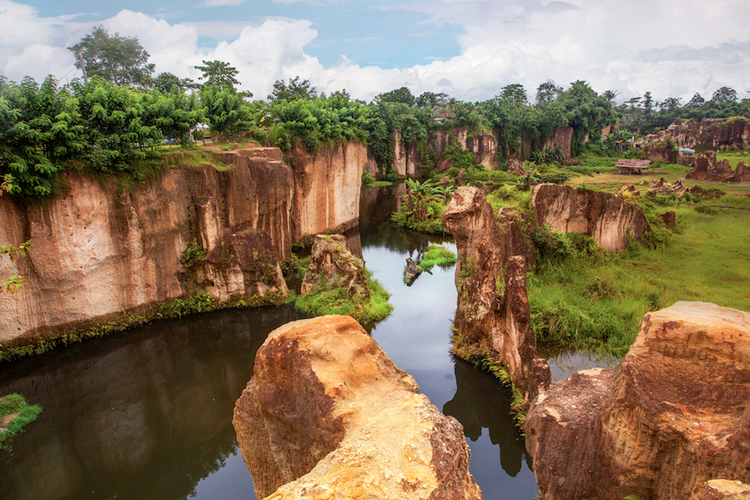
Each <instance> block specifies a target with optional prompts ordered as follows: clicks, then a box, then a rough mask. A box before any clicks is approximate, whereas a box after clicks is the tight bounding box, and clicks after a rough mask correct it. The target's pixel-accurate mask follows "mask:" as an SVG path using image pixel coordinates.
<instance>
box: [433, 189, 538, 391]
mask: <svg viewBox="0 0 750 500" xmlns="http://www.w3.org/2000/svg"><path fill="white" fill-rule="evenodd" d="M442 223H443V227H444V228H445V230H446V231H448V232H449V233H451V234H452V235H453V237H454V239H455V241H456V247H457V250H458V260H457V262H456V288H457V290H458V304H457V307H456V317H455V320H454V322H453V325H454V328H455V329H456V331H457V332H458V333H457V336H456V337H457V339H458V340H455V341H454V347H453V351H454V353H455V354H456V355H458V356H459V357H461V358H463V359H466V360H468V361H472V362H476V361H479V360H481V359H482V357H484V356H485V355H490V356H491V357H492V358H493V359H495V360H498V361H500V362H501V363H502V364H503V366H504V368H505V369H506V370H507V372H508V373H509V375H510V376H511V379H512V380H513V383H514V384H515V385H516V386H517V387H518V388H519V389H521V391H522V392H523V393H524V395H525V396H526V397H527V400H528V401H531V400H532V399H533V398H534V397H536V395H537V394H538V393H539V392H541V391H543V390H544V389H545V388H546V387H547V386H548V385H549V382H550V371H549V366H547V363H546V361H544V360H543V359H541V358H539V356H538V355H537V353H536V349H535V347H534V344H533V336H532V333H531V329H530V327H529V325H530V321H531V314H530V311H529V301H528V297H527V295H526V267H527V262H528V260H529V259H530V258H532V256H533V254H534V249H533V244H532V243H531V239H530V238H529V237H528V235H527V234H525V232H524V231H525V230H526V229H528V228H529V226H530V224H529V222H528V221H526V220H525V219H524V218H523V216H521V215H519V214H516V213H515V212H513V211H512V210H501V211H500V213H499V214H498V216H497V217H496V216H495V214H494V213H493V211H492V207H491V206H490V204H489V202H488V201H487V199H486V196H485V193H484V191H482V190H481V189H478V188H475V187H461V188H458V189H457V190H456V192H455V193H454V195H453V199H452V200H451V202H450V204H449V205H448V207H447V208H446V209H445V212H444V213H443V218H442Z"/></svg>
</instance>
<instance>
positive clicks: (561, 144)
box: [542, 127, 573, 158]
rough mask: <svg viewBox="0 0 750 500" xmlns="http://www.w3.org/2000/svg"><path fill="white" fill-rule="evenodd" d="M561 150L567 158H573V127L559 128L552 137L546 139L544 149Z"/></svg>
mask: <svg viewBox="0 0 750 500" xmlns="http://www.w3.org/2000/svg"><path fill="white" fill-rule="evenodd" d="M547 148H550V149H560V150H561V151H562V152H563V153H565V156H566V157H567V158H570V157H571V156H573V127H559V128H556V129H555V133H554V135H553V136H552V137H545V138H544V147H543V148H542V149H547Z"/></svg>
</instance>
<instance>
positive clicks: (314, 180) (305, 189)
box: [287, 141, 368, 241]
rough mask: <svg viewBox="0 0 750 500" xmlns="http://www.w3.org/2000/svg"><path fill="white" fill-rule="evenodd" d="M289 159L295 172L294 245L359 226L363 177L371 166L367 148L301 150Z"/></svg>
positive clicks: (346, 146) (359, 145)
mask: <svg viewBox="0 0 750 500" xmlns="http://www.w3.org/2000/svg"><path fill="white" fill-rule="evenodd" d="M287 158H288V162H289V164H290V166H291V167H292V169H293V171H294V199H293V202H292V208H291V225H292V239H293V240H294V241H299V240H302V239H303V238H306V237H307V238H311V237H312V236H314V235H316V234H321V233H325V232H329V231H336V232H343V231H346V230H347V229H351V228H352V227H355V226H356V225H357V221H358V218H359V199H360V195H361V189H362V174H363V173H364V171H365V168H366V167H367V164H368V163H367V162H368V160H367V146H366V145H365V144H363V143H359V142H355V141H352V142H349V143H348V144H343V143H341V142H336V143H335V144H333V145H330V146H325V147H321V148H320V149H319V150H316V151H315V152H313V153H308V152H307V151H306V150H304V148H302V147H298V148H295V149H293V150H291V151H290V152H288V153H287Z"/></svg>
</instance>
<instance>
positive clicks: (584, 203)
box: [531, 184, 650, 252]
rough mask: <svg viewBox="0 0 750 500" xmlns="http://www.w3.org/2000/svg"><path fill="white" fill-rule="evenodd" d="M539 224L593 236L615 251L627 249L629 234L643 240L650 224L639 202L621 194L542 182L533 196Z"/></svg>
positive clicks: (564, 231)
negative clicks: (626, 200) (631, 202)
mask: <svg viewBox="0 0 750 500" xmlns="http://www.w3.org/2000/svg"><path fill="white" fill-rule="evenodd" d="M531 203H532V205H533V207H534V214H535V216H536V225H537V226H538V227H542V226H545V225H548V226H549V228H550V229H551V230H552V231H557V232H560V233H580V234H585V235H588V236H591V237H593V238H594V239H596V241H598V242H599V244H600V245H602V246H603V247H604V248H606V249H607V250H609V251H611V252H619V251H621V250H624V249H625V248H626V247H627V245H628V234H630V236H631V237H633V238H635V239H636V240H640V238H641V235H642V234H643V233H644V232H645V231H649V230H650V227H649V225H648V222H647V221H646V217H645V216H644V215H643V210H642V209H641V207H639V206H638V205H634V204H630V203H626V202H625V201H624V200H623V198H622V197H621V196H615V195H612V194H609V193H604V192H597V191H591V190H588V189H584V188H573V187H570V186H561V185H558V184H539V185H538V186H535V187H534V192H533V194H532V197H531Z"/></svg>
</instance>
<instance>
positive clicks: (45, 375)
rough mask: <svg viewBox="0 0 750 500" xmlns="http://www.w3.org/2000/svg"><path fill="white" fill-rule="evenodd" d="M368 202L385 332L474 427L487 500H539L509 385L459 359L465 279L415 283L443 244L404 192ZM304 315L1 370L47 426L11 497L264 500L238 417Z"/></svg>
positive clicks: (213, 323)
mask: <svg viewBox="0 0 750 500" xmlns="http://www.w3.org/2000/svg"><path fill="white" fill-rule="evenodd" d="M398 189H399V188H380V189H377V188H376V189H373V190H371V191H369V192H367V193H364V194H363V198H362V217H361V224H360V230H359V232H358V233H357V232H356V231H355V232H354V233H352V234H349V235H348V236H349V242H350V244H351V246H352V247H354V248H355V252H358V251H359V250H360V248H361V252H362V255H363V257H364V259H365V261H366V263H367V267H368V268H369V269H370V270H371V271H373V274H374V277H375V278H376V279H378V280H379V281H380V282H381V284H382V285H383V286H384V287H385V288H386V289H387V290H388V291H389V292H391V303H392V304H393V305H394V311H393V313H392V314H391V316H390V317H389V318H388V319H386V320H385V321H383V322H381V323H379V324H378V325H376V326H375V327H374V328H373V329H372V335H373V337H374V338H375V340H377V341H378V343H379V344H380V345H381V346H382V347H383V349H384V350H385V351H386V352H387V353H388V355H389V356H390V357H391V359H392V360H393V361H394V363H396V365H397V366H398V367H399V368H401V369H403V370H406V371H407V372H409V373H410V374H411V375H412V376H413V377H414V378H415V379H416V381H417V383H418V384H419V386H420V388H421V390H422V392H423V393H425V394H426V395H427V396H428V397H429V398H430V400H431V401H432V402H433V404H435V406H437V407H438V408H439V409H441V410H442V411H443V412H444V413H445V414H447V415H452V416H454V417H456V418H457V419H458V420H459V421H460V422H461V423H462V424H463V426H464V430H465V434H466V437H467V442H468V443H469V446H470V448H471V452H472V458H471V472H472V474H473V475H474V477H475V478H476V479H477V482H478V483H479V486H480V487H481V489H482V491H483V493H484V495H485V498H487V499H494V498H501V497H503V498H516V499H532V498H534V496H535V494H536V492H537V487H536V483H535V481H534V474H533V472H532V471H531V468H530V465H529V462H530V460H529V457H528V455H527V454H526V452H525V450H524V445H523V441H522V440H521V439H520V436H519V434H518V432H517V430H516V429H515V427H514V425H513V421H512V419H511V416H510V413H509V407H510V405H509V398H508V396H507V394H506V392H505V390H504V389H503V388H502V387H501V386H500V385H499V384H498V382H497V381H496V380H495V379H494V378H493V377H491V376H489V375H487V374H486V373H483V372H480V371H477V370H475V369H474V368H473V367H471V366H470V365H468V364H466V363H464V362H463V361H460V360H456V359H454V358H453V357H452V356H451V355H450V354H449V348H450V335H451V332H450V327H451V320H452V319H453V315H454V313H455V307H456V290H455V286H454V283H453V272H454V270H453V269H452V268H451V269H444V270H443V269H439V268H435V269H434V270H433V271H432V274H427V273H423V274H422V276H420V277H419V278H418V279H417V280H416V281H415V282H414V284H413V285H412V286H410V287H407V286H406V285H405V284H404V283H403V280H402V272H403V268H404V265H405V259H406V257H408V256H412V257H413V258H414V257H416V256H417V254H418V253H419V252H421V251H423V250H424V249H425V248H426V247H427V245H428V244H429V242H430V241H435V242H439V243H442V244H444V245H446V246H448V247H450V248H452V249H455V247H454V246H453V245H452V243H449V242H445V241H441V240H440V239H437V238H435V239H430V238H426V237H424V236H417V235H413V234H407V233H406V232H403V231H400V230H397V229H395V228H393V227H392V226H391V225H390V223H389V219H388V216H389V214H390V212H391V211H392V210H393V209H394V208H395V203H396V197H395V196H394V194H398V193H394V192H393V191H394V190H396V191H397V190H398ZM301 317H302V316H301V315H300V314H298V313H297V312H295V311H294V310H293V309H292V308H290V307H280V308H264V309H259V310H230V311H220V312H215V313H209V314H204V315H200V316H193V317H189V318H183V319H181V320H172V321H163V322H159V323H154V324H152V325H149V326H146V327H143V328H139V329H137V330H133V331H130V332H128V333H126V334H120V335H115V336H112V337H109V338H104V339H98V340H92V341H88V342H85V343H83V344H79V345H75V346H72V347H68V348H66V349H62V350H58V351H56V352H53V353H49V354H47V355H43V356H38V357H35V358H30V359H25V360H20V361H17V362H13V363H10V364H3V365H0V394H7V393H10V392H19V393H21V394H23V395H24V396H26V398H27V400H29V401H30V402H31V403H34V404H41V405H42V406H43V408H44V412H43V413H42V414H41V415H40V417H39V418H38V419H37V420H36V421H35V422H33V423H32V424H31V425H30V426H29V427H28V428H27V430H26V431H25V432H24V433H23V434H21V435H19V436H18V437H17V438H16V439H14V441H13V452H12V454H9V453H8V452H0V492H2V498H3V499H4V500H15V499H29V500H31V499H34V500H40V499H44V500H46V499H49V500H63V499H83V498H86V499H114V498H117V499H152V498H153V499H159V500H171V499H184V498H197V499H201V500H207V499H248V500H250V499H254V498H255V496H254V493H253V483H252V478H251V476H250V474H249V472H248V471H247V469H246V468H245V465H244V463H243V461H242V457H241V456H240V454H239V451H238V449H237V444H236V439H235V433H234V429H233V427H232V423H231V421H232V409H233V407H234V402H235V400H236V399H237V398H238V397H239V395H240V393H241V392H242V390H243V389H244V387H245V385H246V383H247V381H248V380H249V379H250V377H251V376H252V366H253V359H254V356H255V352H256V351H257V349H258V347H260V345H261V344H262V343H263V341H264V339H265V337H266V335H267V334H268V333H269V332H270V331H272V330H273V329H274V328H276V327H278V326H280V325H282V324H284V323H286V322H288V321H292V320H295V319H299V318H301Z"/></svg>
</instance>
